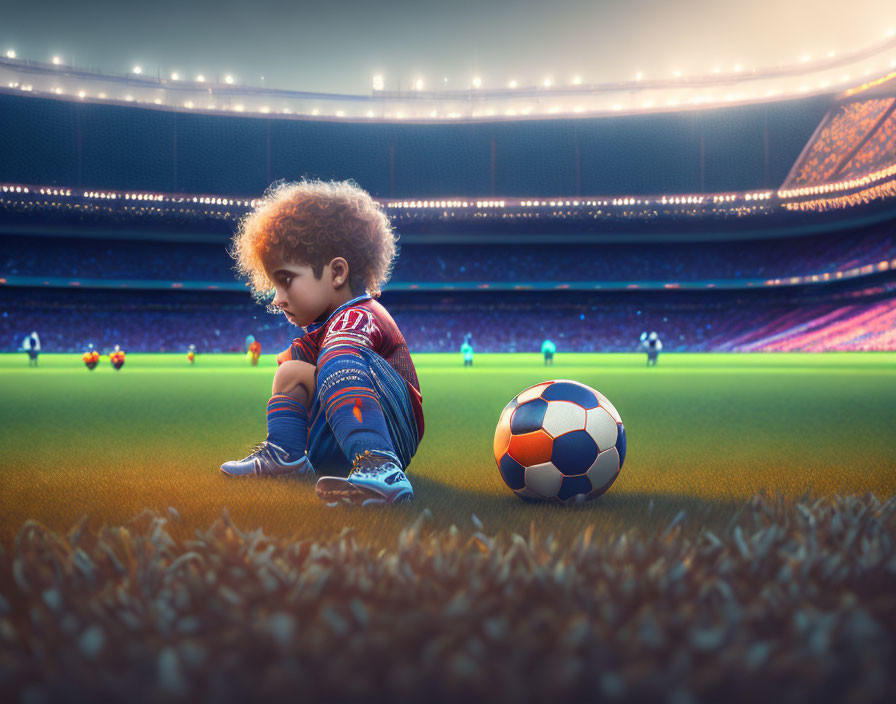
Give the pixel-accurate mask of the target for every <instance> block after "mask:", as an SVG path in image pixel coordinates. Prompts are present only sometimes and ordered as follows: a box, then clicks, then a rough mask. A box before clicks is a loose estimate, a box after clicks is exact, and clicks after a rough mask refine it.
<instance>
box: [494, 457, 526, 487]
mask: <svg viewBox="0 0 896 704" xmlns="http://www.w3.org/2000/svg"><path fill="white" fill-rule="evenodd" d="M498 469H500V470H501V477H502V478H503V479H504V482H505V483H506V484H507V486H509V487H510V488H511V489H513V490H514V491H516V490H518V489H522V488H524V487H525V486H526V468H525V467H523V465H521V464H520V463H519V462H517V461H516V460H515V459H513V457H511V456H510V455H504V456H503V457H502V458H501V462H500V464H499V465H498Z"/></svg>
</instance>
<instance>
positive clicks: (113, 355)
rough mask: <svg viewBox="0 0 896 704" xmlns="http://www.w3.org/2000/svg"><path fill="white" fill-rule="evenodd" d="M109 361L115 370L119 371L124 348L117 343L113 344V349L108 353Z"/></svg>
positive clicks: (122, 360) (122, 362)
mask: <svg viewBox="0 0 896 704" xmlns="http://www.w3.org/2000/svg"><path fill="white" fill-rule="evenodd" d="M109 361H110V362H111V363H112V366H113V367H115V371H119V370H120V369H121V368H122V367H123V366H124V350H122V349H121V347H120V346H119V345H115V349H114V350H112V351H111V352H110V353H109Z"/></svg>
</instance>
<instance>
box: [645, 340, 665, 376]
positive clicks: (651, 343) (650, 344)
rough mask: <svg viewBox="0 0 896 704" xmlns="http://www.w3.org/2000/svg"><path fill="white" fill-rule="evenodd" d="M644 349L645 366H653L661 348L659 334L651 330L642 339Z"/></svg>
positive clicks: (661, 343)
mask: <svg viewBox="0 0 896 704" xmlns="http://www.w3.org/2000/svg"><path fill="white" fill-rule="evenodd" d="M643 344H644V351H645V352H647V366H648V367H655V366H656V362H657V360H658V359H659V357H660V352H661V351H662V349H663V342H662V340H660V336H659V335H657V334H656V333H655V332H651V333H650V334H649V335H648V336H647V339H646V340H645V341H644V343H643Z"/></svg>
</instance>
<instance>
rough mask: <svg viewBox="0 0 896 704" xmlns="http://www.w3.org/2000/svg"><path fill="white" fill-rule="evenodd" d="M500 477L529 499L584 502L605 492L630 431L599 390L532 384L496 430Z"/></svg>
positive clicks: (563, 381) (565, 383)
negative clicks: (626, 433) (626, 435)
mask: <svg viewBox="0 0 896 704" xmlns="http://www.w3.org/2000/svg"><path fill="white" fill-rule="evenodd" d="M494 449H495V461H496V462H497V463H498V469H499V470H500V472H501V478H502V479H503V480H504V482H505V483H506V484H507V486H509V487H510V488H511V489H513V491H514V493H515V494H516V495H517V496H519V497H520V498H521V499H523V500H524V501H556V502H560V503H564V504H566V503H581V502H583V501H588V500H590V499H593V498H596V497H598V496H600V495H601V494H603V493H604V492H605V491H606V490H607V489H609V488H610V485H612V484H613V482H614V481H615V480H616V477H617V476H619V470H620V469H622V463H623V462H624V461H625V428H624V427H623V425H622V419H621V418H620V417H619V412H618V411H617V410H616V409H615V408H614V407H613V404H612V403H610V402H609V400H607V397H606V396H604V395H603V394H602V393H600V392H599V391H597V390H595V389H592V388H591V387H590V386H586V385H585V384H580V383H579V382H577V381H569V380H567V379H558V380H556V381H545V382H543V383H541V384H536V385H535V386H530V387H529V388H528V389H526V390H525V391H522V392H520V393H519V394H517V395H516V396H515V397H514V399H513V400H512V401H511V402H510V403H508V404H507V405H506V406H505V407H504V410H503V411H502V412H501V417H500V418H499V419H498V428H497V430H495V448H494Z"/></svg>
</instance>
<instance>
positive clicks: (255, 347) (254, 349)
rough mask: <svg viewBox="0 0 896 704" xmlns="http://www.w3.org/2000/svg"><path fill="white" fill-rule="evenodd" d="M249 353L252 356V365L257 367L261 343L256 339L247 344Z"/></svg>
mask: <svg viewBox="0 0 896 704" xmlns="http://www.w3.org/2000/svg"><path fill="white" fill-rule="evenodd" d="M249 354H250V355H251V356H252V366H253V367H257V366H258V358H259V357H260V356H261V343H260V342H259V341H258V340H253V341H252V344H251V345H249Z"/></svg>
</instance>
